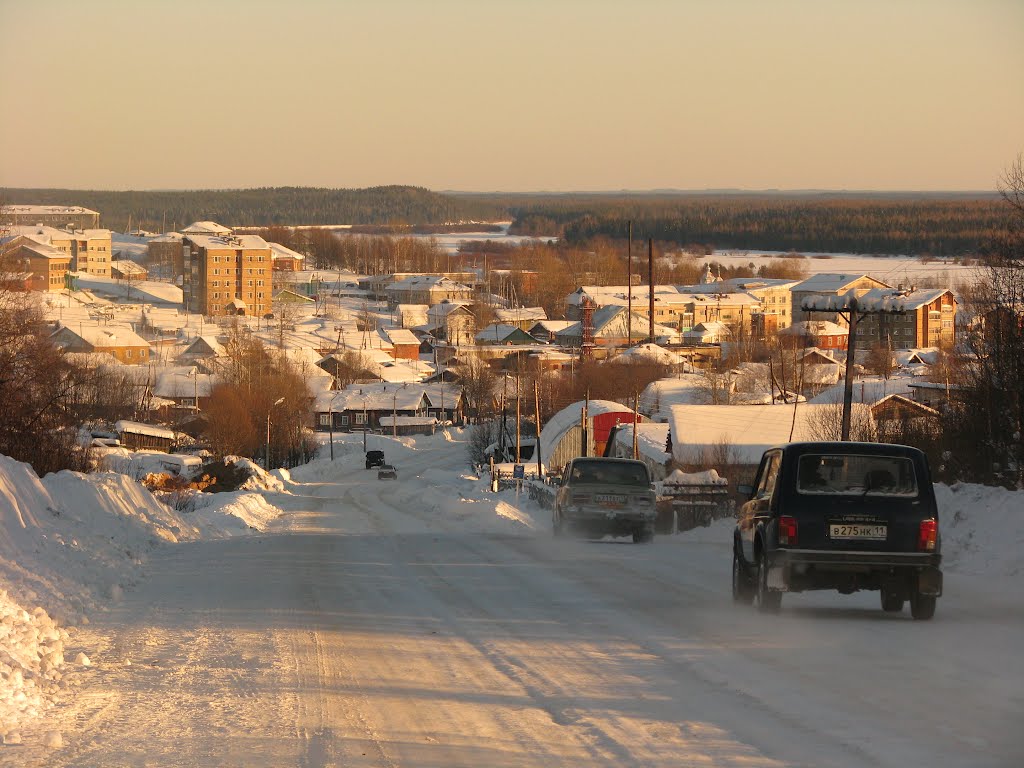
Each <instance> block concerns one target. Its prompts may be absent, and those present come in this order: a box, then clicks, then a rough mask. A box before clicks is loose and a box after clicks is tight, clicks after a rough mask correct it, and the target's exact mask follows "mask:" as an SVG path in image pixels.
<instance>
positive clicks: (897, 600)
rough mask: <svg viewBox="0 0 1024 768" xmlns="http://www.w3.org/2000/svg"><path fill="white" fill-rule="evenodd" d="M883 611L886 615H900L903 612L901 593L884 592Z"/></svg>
mask: <svg viewBox="0 0 1024 768" xmlns="http://www.w3.org/2000/svg"><path fill="white" fill-rule="evenodd" d="M882 610H883V611H885V612H886V613H899V612H900V611H902V610H903V596H902V595H900V593H899V592H889V591H888V590H885V589H883V590H882Z"/></svg>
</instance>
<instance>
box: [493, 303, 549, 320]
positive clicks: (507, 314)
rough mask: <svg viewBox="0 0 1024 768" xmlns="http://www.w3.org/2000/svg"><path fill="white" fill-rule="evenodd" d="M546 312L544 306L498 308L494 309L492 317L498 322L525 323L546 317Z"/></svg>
mask: <svg viewBox="0 0 1024 768" xmlns="http://www.w3.org/2000/svg"><path fill="white" fill-rule="evenodd" d="M547 316H548V315H547V312H545V311H544V307H514V308H512V309H504V308H500V307H499V308H498V309H495V310H494V319H495V320H497V321H498V322H499V323H525V322H534V321H540V320H546V319H547Z"/></svg>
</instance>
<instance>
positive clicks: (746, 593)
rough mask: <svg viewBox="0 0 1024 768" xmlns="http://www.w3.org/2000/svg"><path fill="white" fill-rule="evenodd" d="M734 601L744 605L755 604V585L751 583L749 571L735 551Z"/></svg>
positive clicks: (733, 561) (733, 572) (733, 558)
mask: <svg viewBox="0 0 1024 768" xmlns="http://www.w3.org/2000/svg"><path fill="white" fill-rule="evenodd" d="M732 600H733V602H734V603H742V604H743V605H750V604H751V603H752V602H754V585H753V584H751V583H750V577H749V576H748V575H747V569H746V568H744V567H743V562H742V561H741V560H740V556H739V555H738V554H737V553H736V550H735V549H734V550H733V551H732Z"/></svg>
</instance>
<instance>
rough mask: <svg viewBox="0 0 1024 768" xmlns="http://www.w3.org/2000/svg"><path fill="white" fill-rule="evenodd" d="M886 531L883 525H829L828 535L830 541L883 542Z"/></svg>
mask: <svg viewBox="0 0 1024 768" xmlns="http://www.w3.org/2000/svg"><path fill="white" fill-rule="evenodd" d="M887 532H888V530H887V527H886V526H884V525H876V524H866V523H829V526H828V535H829V538H831V539H867V540H872V541H885V537H886V534H887Z"/></svg>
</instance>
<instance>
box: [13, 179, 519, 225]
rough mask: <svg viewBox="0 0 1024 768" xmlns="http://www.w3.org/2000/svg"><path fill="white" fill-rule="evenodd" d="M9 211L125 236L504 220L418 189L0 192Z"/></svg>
mask: <svg viewBox="0 0 1024 768" xmlns="http://www.w3.org/2000/svg"><path fill="white" fill-rule="evenodd" d="M0 199H2V200H4V201H6V202H8V203H10V204H12V205H30V204H37V205H81V206H84V207H85V208H89V209H91V210H94V211H98V212H99V213H100V222H101V225H102V226H104V227H106V228H107V229H112V230H114V231H118V232H120V231H124V230H125V229H126V228H127V227H128V222H129V219H130V221H131V228H132V229H143V230H146V231H148V232H164V231H175V230H178V229H181V228H183V227H187V226H188V225H189V224H191V223H192V222H194V221H216V222H218V223H219V224H223V225H224V226H228V227H246V226H270V225H278V224H280V225H290V226H298V225H303V224H312V225H317V224H319V225H329V224H365V225H389V224H390V225H409V224H415V225H435V226H437V227H442V226H443V225H446V224H448V223H452V222H456V223H458V222H465V221H472V220H476V221H483V220H487V221H495V220H498V219H501V218H503V217H504V216H506V215H507V214H506V213H505V211H504V209H503V208H502V207H500V206H497V205H494V204H493V203H489V202H486V201H476V200H472V199H469V198H457V197H453V196H450V195H443V194H440V193H438V192H432V191H430V190H428V189H423V188H422V187H410V186H398V185H394V186H384V187H369V188H366V189H326V188H315V187H261V188H256V189H219V190H217V189H207V190H156V191H111V190H78V189H15V188H8V189H0Z"/></svg>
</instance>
